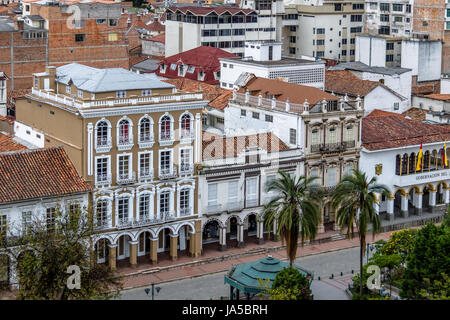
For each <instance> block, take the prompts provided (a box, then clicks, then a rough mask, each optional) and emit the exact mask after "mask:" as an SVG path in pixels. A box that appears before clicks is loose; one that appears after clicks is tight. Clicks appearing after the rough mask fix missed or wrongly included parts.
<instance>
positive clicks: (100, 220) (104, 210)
mask: <svg viewBox="0 0 450 320" xmlns="http://www.w3.org/2000/svg"><path fill="white" fill-rule="evenodd" d="M96 218H97V221H96V222H97V226H99V227H100V226H106V225H107V223H108V201H107V200H99V201H97V217H96Z"/></svg>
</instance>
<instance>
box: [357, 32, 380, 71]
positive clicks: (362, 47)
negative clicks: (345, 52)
mask: <svg viewBox="0 0 450 320" xmlns="http://www.w3.org/2000/svg"><path fill="white" fill-rule="evenodd" d="M355 61H360V62H362V63H364V64H367V65H368V66H369V67H385V66H386V39H385V38H381V37H369V36H356V40H355Z"/></svg>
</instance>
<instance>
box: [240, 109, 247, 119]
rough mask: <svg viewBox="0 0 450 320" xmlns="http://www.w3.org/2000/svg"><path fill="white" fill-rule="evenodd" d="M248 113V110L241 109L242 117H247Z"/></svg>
mask: <svg viewBox="0 0 450 320" xmlns="http://www.w3.org/2000/svg"><path fill="white" fill-rule="evenodd" d="M246 115H247V111H245V110H244V109H241V117H245V116H246Z"/></svg>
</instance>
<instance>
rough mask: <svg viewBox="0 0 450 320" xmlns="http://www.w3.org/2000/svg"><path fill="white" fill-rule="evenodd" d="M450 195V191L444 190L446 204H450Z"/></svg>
mask: <svg viewBox="0 0 450 320" xmlns="http://www.w3.org/2000/svg"><path fill="white" fill-rule="evenodd" d="M449 193H450V189H444V202H445V203H447V204H448V203H449V202H450V201H449Z"/></svg>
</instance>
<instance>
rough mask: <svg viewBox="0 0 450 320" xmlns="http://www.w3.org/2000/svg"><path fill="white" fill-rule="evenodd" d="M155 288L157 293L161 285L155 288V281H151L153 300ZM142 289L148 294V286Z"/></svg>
mask: <svg viewBox="0 0 450 320" xmlns="http://www.w3.org/2000/svg"><path fill="white" fill-rule="evenodd" d="M155 289H156V294H158V293H159V291H160V290H161V287H156V288H155V283H152V300H155ZM144 291H145V293H146V294H147V296H148V293H149V292H150V288H145V289H144Z"/></svg>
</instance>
